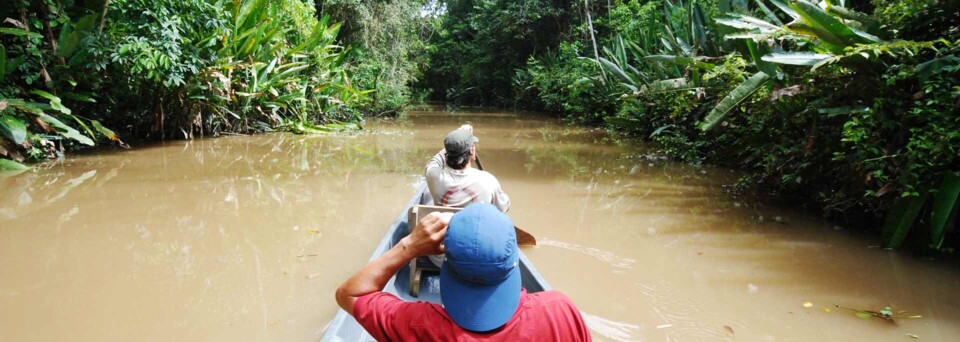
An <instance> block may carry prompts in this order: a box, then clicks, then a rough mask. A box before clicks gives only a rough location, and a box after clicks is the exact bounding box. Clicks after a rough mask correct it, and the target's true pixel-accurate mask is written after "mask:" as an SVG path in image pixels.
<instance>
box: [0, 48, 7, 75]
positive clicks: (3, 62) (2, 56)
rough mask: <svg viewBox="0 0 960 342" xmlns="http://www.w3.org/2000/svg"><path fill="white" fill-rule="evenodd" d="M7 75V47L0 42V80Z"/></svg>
mask: <svg viewBox="0 0 960 342" xmlns="http://www.w3.org/2000/svg"><path fill="white" fill-rule="evenodd" d="M6 76H7V49H6V48H4V47H3V45H2V44H0V82H3V79H4V78H6Z"/></svg>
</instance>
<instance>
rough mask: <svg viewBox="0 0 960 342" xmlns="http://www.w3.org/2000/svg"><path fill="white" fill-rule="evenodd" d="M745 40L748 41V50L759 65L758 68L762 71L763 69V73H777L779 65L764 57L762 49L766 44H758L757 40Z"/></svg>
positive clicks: (754, 61) (754, 62)
mask: <svg viewBox="0 0 960 342" xmlns="http://www.w3.org/2000/svg"><path fill="white" fill-rule="evenodd" d="M745 42H746V43H747V50H749V51H750V58H752V59H753V64H756V65H757V69H760V71H763V73H765V74H767V75H771V76H772V75H776V74H777V66H776V65H774V64H773V63H770V62H769V61H766V60H764V59H763V52H764V51H761V49H763V48H764V46H759V45H757V42H755V41H753V40H746V41H745Z"/></svg>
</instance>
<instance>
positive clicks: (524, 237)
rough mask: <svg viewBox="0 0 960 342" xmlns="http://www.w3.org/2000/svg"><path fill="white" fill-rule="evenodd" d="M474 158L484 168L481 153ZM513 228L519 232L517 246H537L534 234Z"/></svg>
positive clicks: (480, 167) (475, 154) (479, 167)
mask: <svg viewBox="0 0 960 342" xmlns="http://www.w3.org/2000/svg"><path fill="white" fill-rule="evenodd" d="M473 157H474V160H476V161H477V168H478V169H480V170H481V171H482V170H483V164H482V163H480V154H478V153H474V155H473ZM513 230H515V231H516V232H517V246H536V245H537V238H535V237H533V234H530V233H527V232H526V231H524V230H523V229H520V228H519V227H517V226H513Z"/></svg>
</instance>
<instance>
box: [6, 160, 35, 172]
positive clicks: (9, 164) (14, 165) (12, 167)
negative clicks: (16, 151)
mask: <svg viewBox="0 0 960 342" xmlns="http://www.w3.org/2000/svg"><path fill="white" fill-rule="evenodd" d="M29 169H30V167H29V166H26V165H23V164H20V163H18V162H15V161H12V160H10V159H3V158H0V171H26V170H29Z"/></svg>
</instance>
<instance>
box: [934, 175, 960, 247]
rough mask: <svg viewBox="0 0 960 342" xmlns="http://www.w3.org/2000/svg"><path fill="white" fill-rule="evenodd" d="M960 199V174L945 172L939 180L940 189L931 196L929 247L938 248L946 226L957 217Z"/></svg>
mask: <svg viewBox="0 0 960 342" xmlns="http://www.w3.org/2000/svg"><path fill="white" fill-rule="evenodd" d="M958 199H960V175H957V174H956V173H953V172H947V173H945V174H944V175H943V180H942V181H941V182H940V190H939V191H937V194H936V195H934V196H933V212H932V213H931V214H930V247H931V248H933V249H937V250H939V249H940V247H941V246H943V238H944V236H945V235H946V232H947V228H949V227H952V226H953V223H954V220H955V219H956V217H957V204H958Z"/></svg>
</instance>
